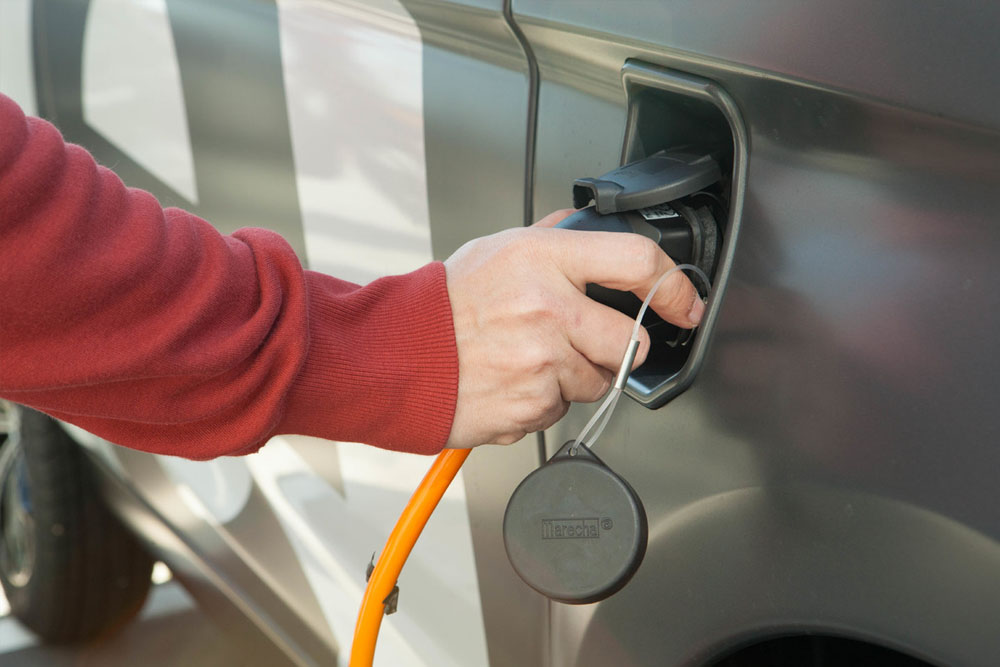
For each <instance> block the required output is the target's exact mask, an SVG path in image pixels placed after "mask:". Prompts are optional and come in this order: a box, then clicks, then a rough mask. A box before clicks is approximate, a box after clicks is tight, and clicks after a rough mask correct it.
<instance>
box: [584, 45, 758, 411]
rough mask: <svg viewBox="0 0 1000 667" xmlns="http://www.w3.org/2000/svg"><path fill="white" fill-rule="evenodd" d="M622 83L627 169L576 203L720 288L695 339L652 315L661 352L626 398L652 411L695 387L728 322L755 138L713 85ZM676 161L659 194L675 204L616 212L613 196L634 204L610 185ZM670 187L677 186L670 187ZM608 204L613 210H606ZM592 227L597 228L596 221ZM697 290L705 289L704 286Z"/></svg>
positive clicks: (643, 74)
mask: <svg viewBox="0 0 1000 667" xmlns="http://www.w3.org/2000/svg"><path fill="white" fill-rule="evenodd" d="M622 83H623V85H624V87H625V93H626V96H627V104H628V114H627V121H626V127H625V136H624V140H623V142H622V154H621V165H622V167H619V169H617V170H615V171H612V172H609V174H607V175H605V177H601V178H600V179H593V178H585V179H578V180H577V182H576V184H575V186H574V200H575V203H576V205H577V206H579V205H581V204H584V203H586V202H584V201H583V200H584V199H585V198H588V197H589V198H590V199H591V200H593V201H594V202H595V204H594V206H593V207H592V208H591V209H588V210H589V211H590V213H589V214H587V215H589V216H590V217H592V218H593V217H597V216H598V214H601V213H603V215H600V217H601V218H602V219H610V218H618V220H617V221H616V222H615V223H614V224H615V225H617V226H618V227H620V230H621V231H631V232H635V233H642V234H645V235H647V236H650V237H651V238H653V239H654V240H656V241H657V242H658V243H659V244H660V246H661V247H662V248H664V250H666V251H667V253H668V254H670V255H671V256H672V257H673V258H674V259H675V261H679V262H691V263H693V264H695V265H697V266H699V267H700V268H702V269H704V270H705V271H706V273H708V275H709V276H710V278H711V280H712V292H711V294H709V295H707V296H708V306H707V308H706V311H705V314H704V316H703V318H702V323H701V326H700V327H699V328H698V330H697V332H696V333H695V334H694V335H693V336H691V335H690V334H689V333H687V332H685V331H684V330H679V329H677V328H676V327H673V326H671V325H669V324H667V323H665V322H663V321H662V320H659V319H658V318H655V317H654V318H652V319H651V318H650V317H649V316H647V321H646V322H645V325H646V326H647V329H649V331H650V335H651V337H652V339H653V341H654V343H657V342H658V343H660V344H654V345H653V346H652V348H651V350H650V354H649V356H648V357H647V359H646V363H645V364H643V365H642V366H641V367H640V368H638V369H636V370H635V371H634V372H633V373H632V374H631V376H630V377H629V379H628V384H627V385H626V388H625V393H626V394H628V395H629V396H630V397H632V398H633V399H635V400H636V401H638V402H639V403H641V404H642V405H644V406H646V407H648V408H659V407H661V406H663V405H664V404H666V403H667V402H668V401H670V400H671V399H673V398H674V397H675V396H677V395H678V394H680V393H681V392H683V391H684V390H685V389H687V388H688V387H689V386H690V385H691V383H692V382H693V380H694V377H695V375H697V373H698V370H699V369H700V368H701V365H702V363H703V361H704V358H705V353H706V349H707V347H708V344H709V341H710V340H711V337H712V332H713V330H714V328H715V324H716V321H717V320H718V316H719V310H720V308H721V303H722V298H723V296H724V294H725V291H726V286H727V284H728V282H729V274H730V271H731V268H732V262H733V256H734V252H735V247H736V243H737V240H738V238H739V231H740V226H741V218H742V212H743V201H744V196H745V195H744V193H745V189H746V174H747V134H746V129H745V126H744V124H743V121H742V118H741V116H740V113H739V109H738V107H737V106H736V104H735V102H734V101H733V99H732V98H731V97H730V96H729V95H728V94H727V93H726V92H725V91H724V90H723V89H722V88H720V87H719V86H718V84H716V83H714V82H712V81H709V80H707V79H703V78H700V77H697V76H693V75H690V74H686V73H682V72H677V71H673V70H669V69H665V68H662V67H658V66H656V65H650V64H647V63H643V62H640V61H636V60H628V61H627V62H626V63H625V65H624V67H623V68H622ZM667 160H674V161H675V162H677V163H678V164H675V165H673V171H672V172H671V171H669V170H668V169H667V167H666V166H662V167H657V169H658V170H660V173H661V174H662V176H661V178H662V179H664V183H663V184H662V185H661V187H660V189H659V192H661V193H666V196H667V199H666V200H664V201H663V202H662V204H661V203H658V204H657V205H655V206H653V207H649V206H648V203H649V202H648V201H647V200H646V199H642V198H641V197H639V198H634V200H635V201H638V202H639V203H640V204H641V205H642V207H641V208H640V207H636V208H634V209H631V210H622V209H624V208H626V207H627V206H628V205H618V207H617V208H616V210H612V208H614V207H615V204H614V203H613V199H612V196H613V195H617V201H629V200H628V198H627V197H625V196H624V194H622V193H615V192H614V188H613V187H612V186H609V185H608V184H607V181H605V180H604V179H606V178H607V179H615V178H617V180H618V181H620V182H624V180H625V179H624V178H622V177H620V175H621V174H627V173H628V172H629V171H630V169H629V166H630V165H631V166H632V167H633V170H634V167H635V166H636V165H638V166H639V169H640V170H646V171H650V172H651V171H653V169H654V166H653V165H654V164H657V163H661V162H665V161H667ZM681 163H683V164H681ZM685 170H686V171H685ZM616 174H617V175H619V176H616ZM709 174H711V176H710V177H709V176H708V175H709ZM666 181H669V182H670V184H673V185H671V187H667V183H666ZM612 182H613V181H612ZM681 183H683V185H677V184H681ZM671 188H672V189H671ZM650 190H656V188H650ZM602 199H603V200H604V201H605V202H611V203H605V205H604V206H603V207H602V206H600V204H601V200H602ZM582 213H583V212H581V214H582ZM578 215H579V214H578ZM574 217H575V216H574ZM581 217H583V216H581ZM571 224H573V223H571ZM583 224H585V225H586V224H589V225H591V227H590V228H597V227H596V226H595V223H593V222H589V223H583ZM600 224H606V223H605V222H602V223H600ZM581 228H583V227H581ZM693 282H695V283H696V286H697V287H699V289H703V287H704V286H702V285H698V284H697V283H698V281H697V280H694V281H693ZM702 293H703V295H704V292H702ZM588 294H590V295H591V296H593V297H594V298H596V299H598V300H599V301H602V302H605V303H608V304H609V305H612V306H613V307H616V308H618V309H620V310H622V311H623V312H626V313H630V314H634V313H633V312H632V311H633V309H634V310H636V311H637V310H638V299H636V298H634V297H633V296H632V295H622V293H617V294H615V293H613V291H612V290H605V289H603V288H600V287H597V286H593V287H592V288H589V289H588Z"/></svg>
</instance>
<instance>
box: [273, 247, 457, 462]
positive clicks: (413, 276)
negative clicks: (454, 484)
mask: <svg viewBox="0 0 1000 667" xmlns="http://www.w3.org/2000/svg"><path fill="white" fill-rule="evenodd" d="M306 280H307V285H308V290H309V336H310V340H309V354H308V356H307V358H306V361H305V363H304V365H303V367H302V369H301V371H300V373H299V376H298V378H297V379H296V381H295V384H294V386H293V387H292V390H291V391H290V392H289V395H288V400H287V403H286V406H285V413H284V417H283V419H282V421H281V423H280V425H279V427H278V428H277V429H276V430H275V433H299V434H303V435H313V436H318V437H322V438H327V439H331V440H344V441H351V442H364V443H367V444H370V445H375V446H377V447H383V448H386V449H394V450H399V451H406V452H414V453H419V454H434V453H436V452H438V451H440V450H441V449H442V448H443V447H444V445H445V442H446V441H447V439H448V435H449V433H450V432H451V424H452V420H453V418H454V415H455V401H456V398H457V396H458V352H457V349H456V345H455V331H454V324H453V321H452V314H451V303H450V301H449V299H448V289H447V284H446V280H445V270H444V265H443V264H442V263H440V262H434V263H432V264H428V265H427V266H425V267H423V268H421V269H419V270H417V271H414V272H412V273H408V274H405V275H402V276H390V277H387V278H381V279H379V280H376V281H375V282H373V283H371V284H369V285H366V286H365V287H358V286H357V285H353V284H350V283H345V282H343V281H340V280H337V279H335V278H331V277H329V276H325V275H323V274H319V273H314V272H306Z"/></svg>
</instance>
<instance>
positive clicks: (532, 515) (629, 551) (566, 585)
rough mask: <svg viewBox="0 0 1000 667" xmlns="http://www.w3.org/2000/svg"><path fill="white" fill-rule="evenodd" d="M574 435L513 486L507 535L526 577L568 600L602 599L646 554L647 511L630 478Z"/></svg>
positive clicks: (518, 569)
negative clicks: (576, 442)
mask: <svg viewBox="0 0 1000 667" xmlns="http://www.w3.org/2000/svg"><path fill="white" fill-rule="evenodd" d="M572 444H573V441H572V440H571V441H569V442H567V443H566V444H565V445H563V446H562V448H561V449H560V450H559V451H558V452H556V453H555V455H554V456H553V457H552V458H551V459H549V460H548V462H546V463H545V465H543V466H541V467H540V468H538V469H537V470H535V471H534V472H532V473H531V474H530V475H528V476H527V477H525V478H524V480H523V481H522V482H521V483H520V484H519V485H518V487H517V488H516V489H515V490H514V493H513V495H511V497H510V501H509V502H508V503H507V511H506V513H505V514H504V518H503V541H504V546H505V547H506V549H507V557H508V558H509V559H510V562H511V565H513V566H514V570H515V571H516V572H517V573H518V575H520V577H521V578H522V579H524V581H525V583H527V584H528V585H529V586H531V587H532V588H534V589H535V590H536V591H538V592H539V593H541V594H542V595H545V596H547V597H549V598H551V599H553V600H557V601H559V602H565V603H568V604H586V603H590V602H598V601H599V600H603V599H604V598H606V597H608V596H609V595H611V594H613V593H615V592H617V591H618V590H620V589H621V588H622V586H624V585H625V584H627V583H628V581H629V579H631V578H632V575H633V574H635V571H636V570H637V569H638V568H639V563H641V562H642V558H643V556H644V555H645V554H646V537H647V524H646V511H645V509H643V506H642V502H641V501H640V500H639V496H638V495H636V493H635V491H634V490H633V489H632V487H631V486H629V484H628V482H626V481H625V480H624V479H622V478H621V477H619V476H618V475H617V474H615V472H614V471H613V470H611V468H609V467H608V466H607V465H605V464H604V462H603V461H601V460H600V459H599V458H597V456H596V455H594V453H593V452H591V451H590V450H589V449H587V447H586V446H585V445H582V444H581V445H580V446H579V447H578V448H577V451H576V454H575V456H574V455H571V454H570V448H571V446H572Z"/></svg>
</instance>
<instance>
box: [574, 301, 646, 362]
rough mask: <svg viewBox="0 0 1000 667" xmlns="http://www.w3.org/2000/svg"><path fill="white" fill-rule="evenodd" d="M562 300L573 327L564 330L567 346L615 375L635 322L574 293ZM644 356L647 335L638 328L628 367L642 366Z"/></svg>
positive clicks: (643, 329) (642, 329)
mask: <svg viewBox="0 0 1000 667" xmlns="http://www.w3.org/2000/svg"><path fill="white" fill-rule="evenodd" d="M660 289H663V288H662V287H661V288H660ZM566 298H567V299H568V300H571V302H570V303H571V305H570V308H571V312H573V313H574V314H573V316H572V321H573V326H569V327H568V329H567V335H568V337H569V341H570V344H571V345H572V346H573V347H574V348H575V349H576V350H577V351H579V352H580V354H582V355H584V356H585V357H586V358H587V359H589V360H590V361H591V362H593V363H595V364H598V365H599V366H602V367H603V368H605V369H607V370H608V371H611V372H613V373H617V372H618V368H619V367H620V366H621V363H622V358H623V357H624V356H625V350H626V348H627V347H628V342H629V338H630V337H631V335H632V328H633V326H634V325H635V320H633V319H632V318H631V317H629V316H628V315H625V314H624V313H620V312H618V311H617V310H615V309H614V308H609V307H607V306H605V305H602V304H599V303H597V302H596V301H594V300H592V299H589V298H587V297H586V296H585V295H583V294H582V293H580V292H575V291H574V292H572V293H571V295H569V296H567V297H566ZM648 352H649V334H648V333H646V329H645V328H644V327H639V351H638V353H637V354H636V357H635V362H634V364H633V366H632V367H633V368H635V367H637V366H639V365H640V364H642V362H643V361H645V360H646V354H647V353H648Z"/></svg>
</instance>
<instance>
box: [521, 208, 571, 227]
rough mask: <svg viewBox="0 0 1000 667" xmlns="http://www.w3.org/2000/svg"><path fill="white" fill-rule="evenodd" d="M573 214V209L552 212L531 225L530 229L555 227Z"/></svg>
mask: <svg viewBox="0 0 1000 667" xmlns="http://www.w3.org/2000/svg"><path fill="white" fill-rule="evenodd" d="M574 213H576V209H575V208H561V209H559V210H558V211H552V212H551V213H549V214H548V215H547V216H545V217H544V218H542V219H541V220H539V221H538V222H536V223H535V224H533V225H532V227H555V226H556V225H558V224H559V223H560V222H562V221H563V220H565V219H566V218H568V217H569V216H571V215H573V214H574Z"/></svg>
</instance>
